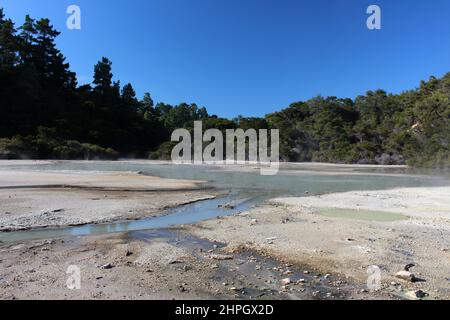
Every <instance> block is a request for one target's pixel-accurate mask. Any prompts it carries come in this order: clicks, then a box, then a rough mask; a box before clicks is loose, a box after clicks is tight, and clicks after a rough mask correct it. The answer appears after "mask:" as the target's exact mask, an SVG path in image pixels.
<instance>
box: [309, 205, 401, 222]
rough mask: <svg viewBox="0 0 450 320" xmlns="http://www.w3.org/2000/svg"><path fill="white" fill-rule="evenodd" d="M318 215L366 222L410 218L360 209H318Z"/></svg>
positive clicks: (397, 214)
mask: <svg viewBox="0 0 450 320" xmlns="http://www.w3.org/2000/svg"><path fill="white" fill-rule="evenodd" d="M316 212H317V213H318V214H320V215H322V216H325V217H330V218H341V219H352V220H365V221H401V220H407V219H408V217H407V216H405V215H403V214H400V213H394V212H386V211H374V210H358V209H339V208H332V209H318V210H317V211H316Z"/></svg>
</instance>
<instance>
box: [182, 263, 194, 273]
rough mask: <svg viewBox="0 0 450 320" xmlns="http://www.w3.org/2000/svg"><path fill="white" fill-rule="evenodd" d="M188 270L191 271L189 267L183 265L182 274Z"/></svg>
mask: <svg viewBox="0 0 450 320" xmlns="http://www.w3.org/2000/svg"><path fill="white" fill-rule="evenodd" d="M189 270H192V267H191V266H188V265H184V266H183V271H184V272H188V271H189Z"/></svg>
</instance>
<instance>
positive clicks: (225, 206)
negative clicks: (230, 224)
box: [217, 203, 235, 210]
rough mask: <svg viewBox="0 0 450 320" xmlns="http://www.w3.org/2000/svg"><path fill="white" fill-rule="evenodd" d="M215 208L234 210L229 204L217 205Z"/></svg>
mask: <svg viewBox="0 0 450 320" xmlns="http://www.w3.org/2000/svg"><path fill="white" fill-rule="evenodd" d="M217 207H218V208H222V209H229V210H233V209H234V208H235V206H233V205H232V204H231V203H227V204H219V205H218V206H217Z"/></svg>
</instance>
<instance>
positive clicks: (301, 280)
mask: <svg viewBox="0 0 450 320" xmlns="http://www.w3.org/2000/svg"><path fill="white" fill-rule="evenodd" d="M305 282H306V280H305V279H299V280H298V281H297V282H296V283H297V284H303V283H305Z"/></svg>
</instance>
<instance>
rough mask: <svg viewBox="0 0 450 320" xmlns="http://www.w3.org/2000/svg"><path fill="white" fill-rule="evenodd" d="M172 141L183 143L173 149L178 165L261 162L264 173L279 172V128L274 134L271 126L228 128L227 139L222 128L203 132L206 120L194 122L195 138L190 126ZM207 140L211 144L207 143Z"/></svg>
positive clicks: (262, 173) (174, 135)
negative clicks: (269, 128) (267, 127)
mask: <svg viewBox="0 0 450 320" xmlns="http://www.w3.org/2000/svg"><path fill="white" fill-rule="evenodd" d="M269 138H270V147H269V146H268V142H269ZM171 140H172V141H176V142H179V143H178V144H177V145H176V146H175V147H174V148H173V149H172V162H173V163H174V164H186V163H193V164H215V165H233V164H258V165H260V166H261V168H260V170H261V171H260V172H261V175H275V174H277V173H278V169H279V154H280V152H279V149H280V134H279V130H278V129H271V130H270V136H269V130H267V129H259V130H258V131H257V130H256V129H248V130H247V131H244V130H243V129H226V130H225V140H224V137H223V133H222V132H221V131H220V130H218V129H208V130H206V131H205V132H204V133H203V124H202V121H194V132H193V138H192V137H191V133H190V132H189V131H188V130H187V129H177V130H175V131H174V132H173V133H172V138H171ZM224 142H225V143H224ZM204 143H208V144H207V145H206V146H204ZM224 145H225V152H224ZM269 153H270V155H269Z"/></svg>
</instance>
